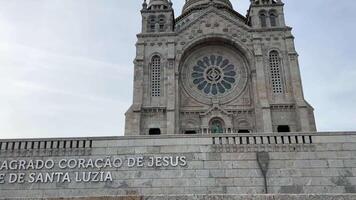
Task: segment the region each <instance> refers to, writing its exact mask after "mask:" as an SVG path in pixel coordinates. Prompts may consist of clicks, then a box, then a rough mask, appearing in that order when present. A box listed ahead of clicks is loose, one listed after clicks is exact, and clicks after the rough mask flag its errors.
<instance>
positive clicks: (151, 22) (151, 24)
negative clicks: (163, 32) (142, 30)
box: [147, 15, 156, 32]
mask: <svg viewBox="0 0 356 200" xmlns="http://www.w3.org/2000/svg"><path fill="white" fill-rule="evenodd" d="M155 29H156V16H154V15H151V16H149V17H148V22H147V30H148V32H155Z"/></svg>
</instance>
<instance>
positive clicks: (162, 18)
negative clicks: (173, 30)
mask: <svg viewBox="0 0 356 200" xmlns="http://www.w3.org/2000/svg"><path fill="white" fill-rule="evenodd" d="M158 24H159V31H160V32H164V31H165V24H166V17H165V16H164V15H160V16H159V17H158Z"/></svg>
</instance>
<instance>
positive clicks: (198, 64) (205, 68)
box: [180, 45, 248, 104]
mask: <svg viewBox="0 0 356 200" xmlns="http://www.w3.org/2000/svg"><path fill="white" fill-rule="evenodd" d="M247 66H248V65H247V62H246V60H245V59H244V57H243V56H242V54H241V53H240V52H239V51H238V50H236V49H233V48H230V47H228V46H225V45H208V46H203V47H200V48H195V50H194V51H192V52H189V56H187V57H186V58H185V60H183V63H182V65H181V68H180V77H181V79H180V80H181V83H182V84H181V86H182V88H183V89H184V90H185V91H186V93H187V94H188V95H189V96H191V97H193V98H194V99H196V100H197V101H199V102H201V103H204V104H211V102H212V100H213V99H215V100H218V101H219V102H220V103H222V104H224V103H227V102H229V101H231V100H233V99H236V98H238V97H239V96H240V95H241V94H242V92H243V91H244V90H245V88H246V85H247V79H248V78H247V77H248V76H247V73H248V71H247V68H248V67H247Z"/></svg>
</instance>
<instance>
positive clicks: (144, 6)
mask: <svg viewBox="0 0 356 200" xmlns="http://www.w3.org/2000/svg"><path fill="white" fill-rule="evenodd" d="M142 8H143V9H144V10H146V9H147V0H143V4H142Z"/></svg>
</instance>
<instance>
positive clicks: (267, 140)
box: [0, 133, 356, 199]
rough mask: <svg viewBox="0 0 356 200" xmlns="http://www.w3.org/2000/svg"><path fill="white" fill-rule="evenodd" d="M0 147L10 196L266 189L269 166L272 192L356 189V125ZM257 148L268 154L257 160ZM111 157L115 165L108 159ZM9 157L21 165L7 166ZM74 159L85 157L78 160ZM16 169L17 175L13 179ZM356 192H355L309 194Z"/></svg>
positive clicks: (1, 181) (5, 193) (2, 182)
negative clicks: (38, 164) (337, 129)
mask: <svg viewBox="0 0 356 200" xmlns="http://www.w3.org/2000/svg"><path fill="white" fill-rule="evenodd" d="M0 149H1V151H0V169H1V167H2V169H1V170H0V197H2V198H5V199H6V198H21V197H22V198H59V197H67V198H69V197H100V196H132V195H133V196H141V195H145V196H146V195H148V196H150V195H153V196H156V195H188V194H193V195H199V194H204V195H206V194H214V195H216V194H224V195H229V194H230V195H233V194H264V193H265V179H264V176H263V173H262V170H261V168H262V169H264V168H265V169H266V170H267V171H266V182H267V189H268V191H267V192H268V193H271V194H326V193H328V194H346V193H350V194H354V193H356V133H317V134H288V135H277V134H273V135H268V134H261V135H258V134H254V135H241V134H239V135H215V136H189V137H186V136H181V137H179V136H178V137H177V136H164V137H113V138H73V139H38V140H0ZM257 152H267V154H266V153H265V154H263V156H262V157H259V158H260V159H259V160H258V159H257V155H260V154H257ZM266 158H269V160H268V159H266ZM107 159H109V160H110V163H111V165H107V166H105V167H104V163H105V162H106V160H107ZM119 159H121V160H122V163H120V162H119ZM151 159H154V161H155V164H154V165H151V164H150V160H151ZM170 159H172V160H173V161H171V160H170ZM175 159H177V163H175V161H176V160H175ZM38 160H39V161H43V162H47V161H53V167H51V165H50V164H51V162H48V163H49V164H48V165H49V166H48V167H49V168H48V169H45V168H46V167H43V168H42V169H32V168H31V166H30V167H29V163H30V162H31V161H33V162H35V161H38ZM89 160H92V161H93V162H95V161H98V160H99V161H101V162H98V163H97V165H98V166H100V167H99V168H97V167H95V164H93V165H94V167H90V165H88V162H89ZM11 161H12V163H11ZM133 161H134V162H135V163H134V164H133ZM166 161H167V162H166ZM258 161H260V164H261V165H259V162H258ZM5 162H7V164H8V165H9V166H7V167H8V168H10V167H11V165H12V168H14V169H13V170H11V169H8V170H6V166H5V165H4V163H5ZM21 162H26V165H25V164H24V163H22V164H21ZM75 162H79V164H78V163H77V165H76V166H75V167H73V166H74V163H75ZM80 162H83V163H82V164H83V165H82V166H81V165H80ZM130 162H131V163H130ZM60 163H62V168H61V167H60V165H61V164H60ZM68 163H69V164H68ZM84 163H85V164H84ZM264 163H266V164H268V166H266V165H263V164H264ZM66 164H67V165H66ZM119 164H121V165H120V166H119ZM78 165H79V167H78ZM114 165H115V166H114ZM65 166H66V167H65ZM85 166H86V167H85ZM88 166H89V167H88ZM260 166H262V167H260ZM27 167H29V169H24V168H27ZM63 167H65V168H63ZM71 167H72V168H71ZM52 173H63V174H65V173H68V176H69V179H65V178H63V176H62V178H59V179H57V177H56V176H55V177H54V180H50V178H48V177H47V181H46V180H45V179H46V176H51V174H52ZM83 173H84V174H85V175H82V174H83ZM89 173H92V174H91V176H93V174H99V175H98V177H100V176H101V173H102V176H103V177H102V178H101V179H100V178H99V179H92V180H91V181H87V182H85V181H83V177H84V179H85V176H88V174H89ZM108 173H109V174H110V175H109V176H111V177H107V175H108ZM1 174H3V178H1ZM10 174H12V175H10ZM21 174H23V175H21ZM31 174H32V175H31ZM39 174H41V175H40V176H42V177H38V176H39ZM46 174H47V175H46ZM78 174H79V175H78ZM10 176H12V177H11V179H13V181H14V177H15V176H16V177H17V181H14V183H10ZM21 176H23V179H21V178H20V177H21ZM78 177H79V178H78ZM92 178H93V177H92ZM105 178H107V179H105ZM20 179H21V180H20ZM111 179H112V180H111ZM225 197H226V198H225ZM225 197H224V199H241V198H242V197H241V196H225ZM290 197H291V198H290V199H300V197H299V196H290ZM304 197H305V196H304ZM155 198H156V197H155ZM155 198H153V199H155ZM251 198H252V197H251ZM251 198H250V199H251ZM278 198H279V197H278ZM278 198H274V199H278ZM352 198H354V199H355V196H352V195H350V197H346V196H345V197H337V198H336V197H335V198H334V197H331V196H330V197H327V198H326V197H325V198H322V197H321V196H319V197H310V199H352ZM151 199H152V198H151ZM157 199H159V198H158V197H157ZM184 199H203V198H202V197H199V198H198V197H194V198H193V197H191V198H184ZM206 199H211V198H210V197H209V198H206ZM213 199H219V198H213ZM247 199H249V198H247ZM253 199H268V198H267V197H266V196H259V197H258V198H257V197H256V198H253ZM302 199H303V198H302ZM304 199H305V198H304Z"/></svg>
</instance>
